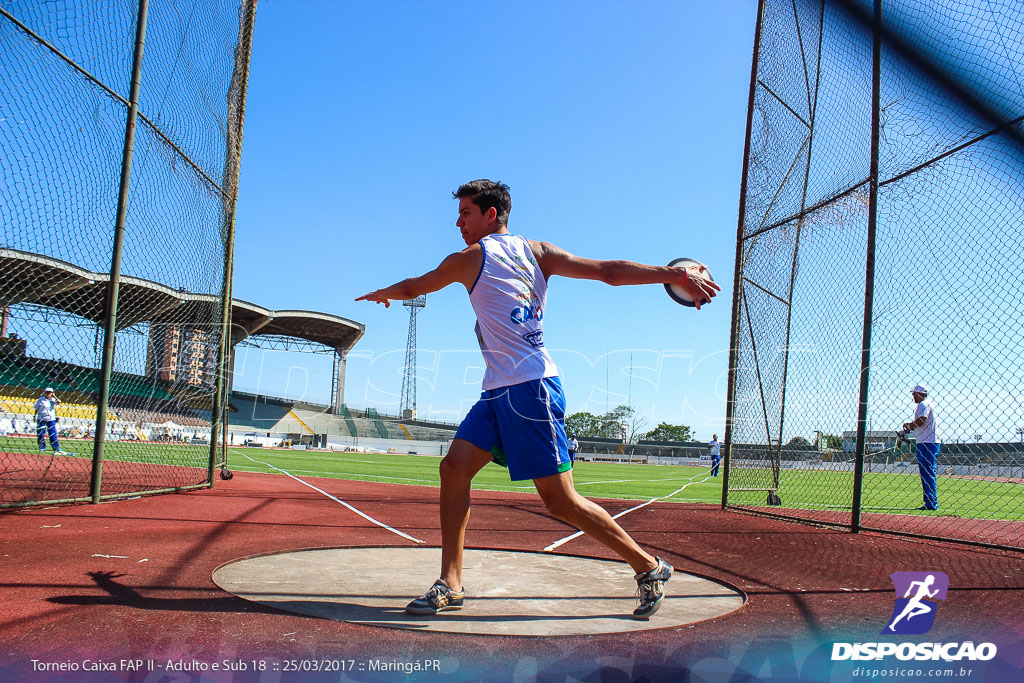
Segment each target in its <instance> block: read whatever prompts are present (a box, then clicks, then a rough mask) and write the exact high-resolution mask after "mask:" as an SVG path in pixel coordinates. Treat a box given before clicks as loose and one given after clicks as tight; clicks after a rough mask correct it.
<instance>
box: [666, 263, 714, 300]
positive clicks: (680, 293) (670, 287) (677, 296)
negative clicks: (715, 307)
mask: <svg viewBox="0 0 1024 683" xmlns="http://www.w3.org/2000/svg"><path fill="white" fill-rule="evenodd" d="M668 265H669V266H670V267H675V268H689V267H690V266H700V267H701V268H703V269H704V270H703V271H702V273H701V274H702V275H703V276H704V277H705V278H707V279H708V280H711V281H712V282H714V281H715V278H713V277H711V271H710V270H708V269H707V266H705V265H704V264H703V263H701V262H700V261H698V260H697V259H692V258H677V259H675V260H674V261H672V262H671V263H669V264H668ZM665 291H666V292H668V295H669V296H670V297H672V301H675V302H676V303H677V304H682V305H683V306H689V307H691V308H695V307H696V306H697V302H696V301H694V299H693V296H692V295H691V294H690V293H689V292H687V291H686V290H685V289H683V288H682V286H681V285H677V284H669V283H666V284H665ZM701 303H702V304H704V305H707V304H709V303H711V297H708V300H707V301H702V302H701Z"/></svg>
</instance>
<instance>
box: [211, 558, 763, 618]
mask: <svg viewBox="0 0 1024 683" xmlns="http://www.w3.org/2000/svg"><path fill="white" fill-rule="evenodd" d="M440 562H441V550H440V548H376V547H374V548H327V549H317V550H297V551H294V552H284V553H277V554H273V555H261V556H259V557H250V558H245V559H241V560H236V561H235V562H231V563H229V564H226V565H224V566H222V567H219V568H218V569H217V570H216V571H214V573H213V581H214V583H216V584H217V585H218V586H220V587H221V588H223V589H224V590H225V591H227V592H228V593H231V594H233V595H236V596H238V597H240V598H244V599H246V600H251V601H253V602H258V603H260V604H262V605H267V606H269V607H274V608H277V609H280V610H285V611H288V612H298V613H299V614H306V615H310V616H314V617H321V618H325V619H334V620H337V621H347V622H351V623H354V624H363V625H368V626H387V627H391V628H407V629H415V630H418V631H440V632H447V633H468V634H474V635H516V636H552V635H555V636H572V635H593V634H600V633H626V632H631V631H644V630H651V629H662V628H671V627H678V626H685V625H688V624H693V623H695V622H698V621H704V620H706V619H712V618H715V617H720V616H722V615H724V614H728V613H729V612H732V611H734V610H736V609H739V608H740V607H742V606H743V604H744V601H745V596H744V595H743V593H742V591H740V590H738V589H736V588H731V587H729V586H725V585H723V584H721V583H717V582H715V581H711V580H709V579H705V578H701V577H699V576H693V575H691V574H686V573H684V572H680V571H678V570H677V571H676V573H675V575H674V576H673V577H672V579H671V580H670V581H669V582H668V584H667V589H666V597H665V602H664V603H663V604H662V606H661V609H660V610H659V611H658V613H657V614H655V615H654V616H653V617H652V618H651V619H650V620H649V621H638V620H635V619H633V618H632V613H633V608H634V607H636V604H637V603H636V597H635V592H636V582H635V581H634V580H633V572H632V570H631V569H630V568H629V565H627V564H625V563H623V562H611V561H608V560H596V559H590V558H585V557H571V556H567V555H552V554H550V553H531V552H514V551H507V550H466V551H465V554H464V556H463V583H464V584H465V587H466V604H465V607H463V609H461V610H458V611H451V612H441V613H440V614H437V615H436V616H427V617H423V616H410V615H408V614H406V613H405V606H406V604H408V603H409V601H410V600H413V599H414V598H417V597H419V596H420V595H422V594H423V593H425V592H426V591H427V589H428V588H430V586H431V585H432V584H433V583H434V580H435V579H436V578H437V575H438V568H439V567H440Z"/></svg>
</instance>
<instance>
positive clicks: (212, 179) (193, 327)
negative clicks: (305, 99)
mask: <svg viewBox="0 0 1024 683" xmlns="http://www.w3.org/2000/svg"><path fill="white" fill-rule="evenodd" d="M254 8H255V2H252V1H251V0H235V1H234V2H221V1H220V0H198V1H197V2H193V3H189V4H188V5H187V6H182V5H180V4H176V3H164V2H153V3H149V4H148V11H147V13H146V19H147V20H146V36H145V43H144V45H145V50H144V53H143V57H142V70H141V85H140V89H139V97H138V119H137V122H136V126H135V135H134V144H133V149H132V166H131V176H130V184H129V187H128V195H127V203H126V218H125V232H124V241H123V253H122V256H121V260H120V264H119V271H118V272H119V273H120V286H119V297H118V300H117V310H116V334H115V340H114V355H113V366H112V373H111V375H110V379H109V397H108V403H107V407H106V413H105V421H106V425H105V429H104V430H102V431H103V433H101V434H99V435H97V433H96V432H97V428H98V417H99V410H100V408H99V405H100V403H101V394H102V392H101V377H102V373H101V366H102V360H103V347H104V325H105V321H106V320H107V318H108V314H109V311H108V310H107V309H108V306H107V303H106V297H107V291H108V285H109V282H110V280H111V269H112V260H113V251H114V242H115V240H114V236H115V225H116V217H117V214H118V196H119V185H120V179H121V169H122V155H123V150H124V145H125V139H126V137H125V136H126V132H125V127H126V122H127V120H128V113H129V106H128V99H129V97H130V85H131V84H130V81H131V74H132V68H133V54H134V50H135V39H136V23H137V18H138V16H139V4H138V3H137V2H133V1H131V0H109V1H104V0H100V1H97V2H88V3H80V2H70V1H66V0H54V1H52V2H39V1H38V0H33V1H32V2H25V1H20V0H0V73H3V75H4V78H3V85H2V86H0V112H2V114H0V151H2V153H0V194H2V195H3V196H4V201H3V202H0V220H2V222H3V237H2V243H0V309H2V312H3V330H2V334H0V506H12V505H25V504H31V503H38V502H45V501H54V500H74V499H83V498H86V497H88V496H89V495H90V491H91V487H92V485H93V475H92V472H93V457H94V453H95V452H96V444H97V443H99V442H102V443H103V467H102V474H103V477H102V487H101V489H100V491H101V494H102V495H103V496H111V495H124V494H132V493H139V492H144V491H154V490H162V489H170V488H177V487H184V486H193V485H199V484H202V483H204V482H206V481H208V474H207V472H208V467H209V462H210V457H211V456H210V453H211V449H210V446H209V441H210V438H211V423H210V421H209V419H207V418H208V416H209V415H210V414H211V413H210V411H211V409H212V407H213V402H214V393H215V388H216V386H217V382H216V379H217V374H218V372H217V370H218V367H217V361H218V354H219V352H220V345H221V329H222V324H223V321H222V318H223V302H224V296H225V291H226V287H225V276H224V273H225V267H224V266H225V257H226V254H227V253H228V248H229V246H230V245H228V244H226V236H227V234H228V224H229V221H230V220H231V216H232V214H233V202H234V195H235V192H236V188H237V166H238V164H237V159H238V156H239V148H240V147H239V146H240V143H241V116H242V111H243V106H242V105H243V99H244V81H245V72H246V70H247V69H248V48H247V46H248V44H249V42H250V40H251V34H252V21H253V12H254ZM243 47H244V49H242V48H243ZM47 387H49V388H52V389H53V390H54V393H55V395H56V397H57V398H59V399H60V403H59V404H57V405H56V407H55V415H54V417H56V420H55V421H53V424H49V423H50V420H45V419H43V420H42V428H41V429H40V428H39V424H40V418H45V417H47V416H46V415H45V413H40V412H39V410H38V405H37V400H38V399H39V398H40V397H41V396H42V395H43V390H44V389H45V388H47ZM203 415H206V416H207V418H204V417H203ZM51 432H52V434H51ZM40 436H42V437H43V446H44V448H40V442H39V438H40ZM53 436H55V437H56V438H57V439H58V443H57V445H58V446H59V447H60V450H59V451H56V452H55V450H54V443H53V439H52V437H53Z"/></svg>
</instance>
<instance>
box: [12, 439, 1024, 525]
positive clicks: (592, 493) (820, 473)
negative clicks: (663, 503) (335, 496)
mask: <svg viewBox="0 0 1024 683" xmlns="http://www.w3.org/2000/svg"><path fill="white" fill-rule="evenodd" d="M0 444H2V446H3V450H6V451H22V452H29V453H33V452H38V451H37V447H36V444H35V441H34V440H33V439H28V438H5V439H2V440H0ZM62 445H63V446H64V448H66V449H69V450H71V451H72V452H73V453H74V454H75V456H76V457H84V458H91V457H92V442H90V441H70V440H68V441H66V442H64V443H62ZM208 457H209V447H208V446H188V445H180V444H159V443H148V442H124V443H119V442H108V443H107V444H106V445H105V446H104V458H105V459H110V460H123V461H134V462H160V463H166V464H175V465H189V466H198V467H203V466H205V463H206V462H208ZM439 462H440V459H439V458H438V457H431V456H417V455H398V454H374V453H343V452H322V451H285V450H276V449H258V448H231V449H229V451H228V465H229V468H230V469H231V470H234V471H239V472H266V473H270V474H277V475H278V476H284V475H283V474H280V473H279V472H278V471H277V470H275V469H273V468H274V467H278V468H280V469H283V470H286V471H288V472H290V473H291V474H293V475H295V476H297V477H300V478H302V477H328V478H336V479H348V480H356V481H372V482H382V483H388V484H406V485H414V486H439V485H440V479H439V476H438V469H437V468H438V463H439ZM271 466H273V467H271ZM756 472H757V471H749V470H748V471H745V472H744V476H745V477H750V476H751V475H752V474H756ZM762 474H763V475H764V476H763V478H764V479H765V480H767V473H766V472H764V471H762ZM852 477H853V475H852V473H850V472H836V471H826V470H783V471H782V472H781V476H780V486H779V489H778V494H779V496H781V498H782V501H783V508H786V507H796V508H803V509H817V510H843V509H849V508H850V503H851V498H852V493H851V492H852V490H853V485H852ZM573 479H574V481H575V483H576V487H577V489H578V490H579V491H580V492H581V493H583V494H584V495H586V496H588V497H593V498H622V499H628V500H644V501H646V500H650V499H652V498H663V497H665V496H669V495H670V494H673V493H674V495H671V497H669V498H665V500H668V501H673V502H696V503H709V504H720V503H721V500H722V488H721V487H722V478H721V477H719V478H717V479H714V478H710V477H708V476H707V469H706V468H702V467H687V466H673V465H640V464H635V465H633V464H615V463H592V462H578V463H576V465H575V467H574V468H573ZM683 487H685V488H683ZM473 488H474V489H478V490H489V491H518V492H531V491H533V490H534V488H533V485H532V484H531V483H530V482H528V481H527V482H512V481H510V480H509V478H508V471H507V470H505V469H504V468H502V467H499V466H498V465H495V464H493V463H492V464H490V465H487V466H486V467H485V468H484V469H483V470H481V472H480V474H478V475H477V477H476V479H474V481H473ZM863 488H864V494H863V503H864V511H865V512H881V513H894V514H914V515H930V516H936V515H940V516H955V517H966V518H975V519H994V520H1021V519H1022V518H1024V512H1022V505H1021V503H1022V501H1024V485H1022V482H1021V481H1020V480H1014V481H1008V482H1000V481H988V480H984V479H978V478H972V477H959V476H946V475H940V477H939V503H940V510H939V512H924V511H917V510H914V509H913V508H915V507H916V506H918V505H920V504H921V481H920V478H919V477H918V476H917V468H916V467H908V468H907V473H906V474H886V473H867V474H865V477H864V487H863ZM679 489H683V490H681V491H680V490H679ZM765 495H766V494H765V493H763V492H734V493H732V494H730V502H731V503H733V504H737V505H740V504H746V505H758V506H760V505H763V504H764V499H765Z"/></svg>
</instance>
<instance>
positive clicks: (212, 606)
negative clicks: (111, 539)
mask: <svg viewBox="0 0 1024 683" xmlns="http://www.w3.org/2000/svg"><path fill="white" fill-rule="evenodd" d="M88 576H89V578H91V579H92V580H93V581H95V582H96V587H97V588H100V589H101V590H104V591H106V592H107V595H61V596H56V597H52V598H46V601H47V602H51V603H53V604H55V605H86V606H87V605H124V606H126V607H134V608H136V609H149V610H164V611H173V612H238V613H242V612H257V613H259V612H262V613H265V614H275V613H277V611H278V610H274V609H271V608H269V607H265V606H263V605H260V604H258V603H253V602H249V601H248V600H243V599H242V598H237V597H235V596H230V597H218V598H149V597H146V596H145V595H142V594H141V593H139V592H138V591H136V590H135V589H134V588H131V587H129V586H125V585H123V584H120V583H118V582H117V581H115V579H119V578H121V577H122V576H126V575H125V574H119V573H117V572H109V571H96V572H88ZM181 590H188V589H184V588H183V589H181Z"/></svg>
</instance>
